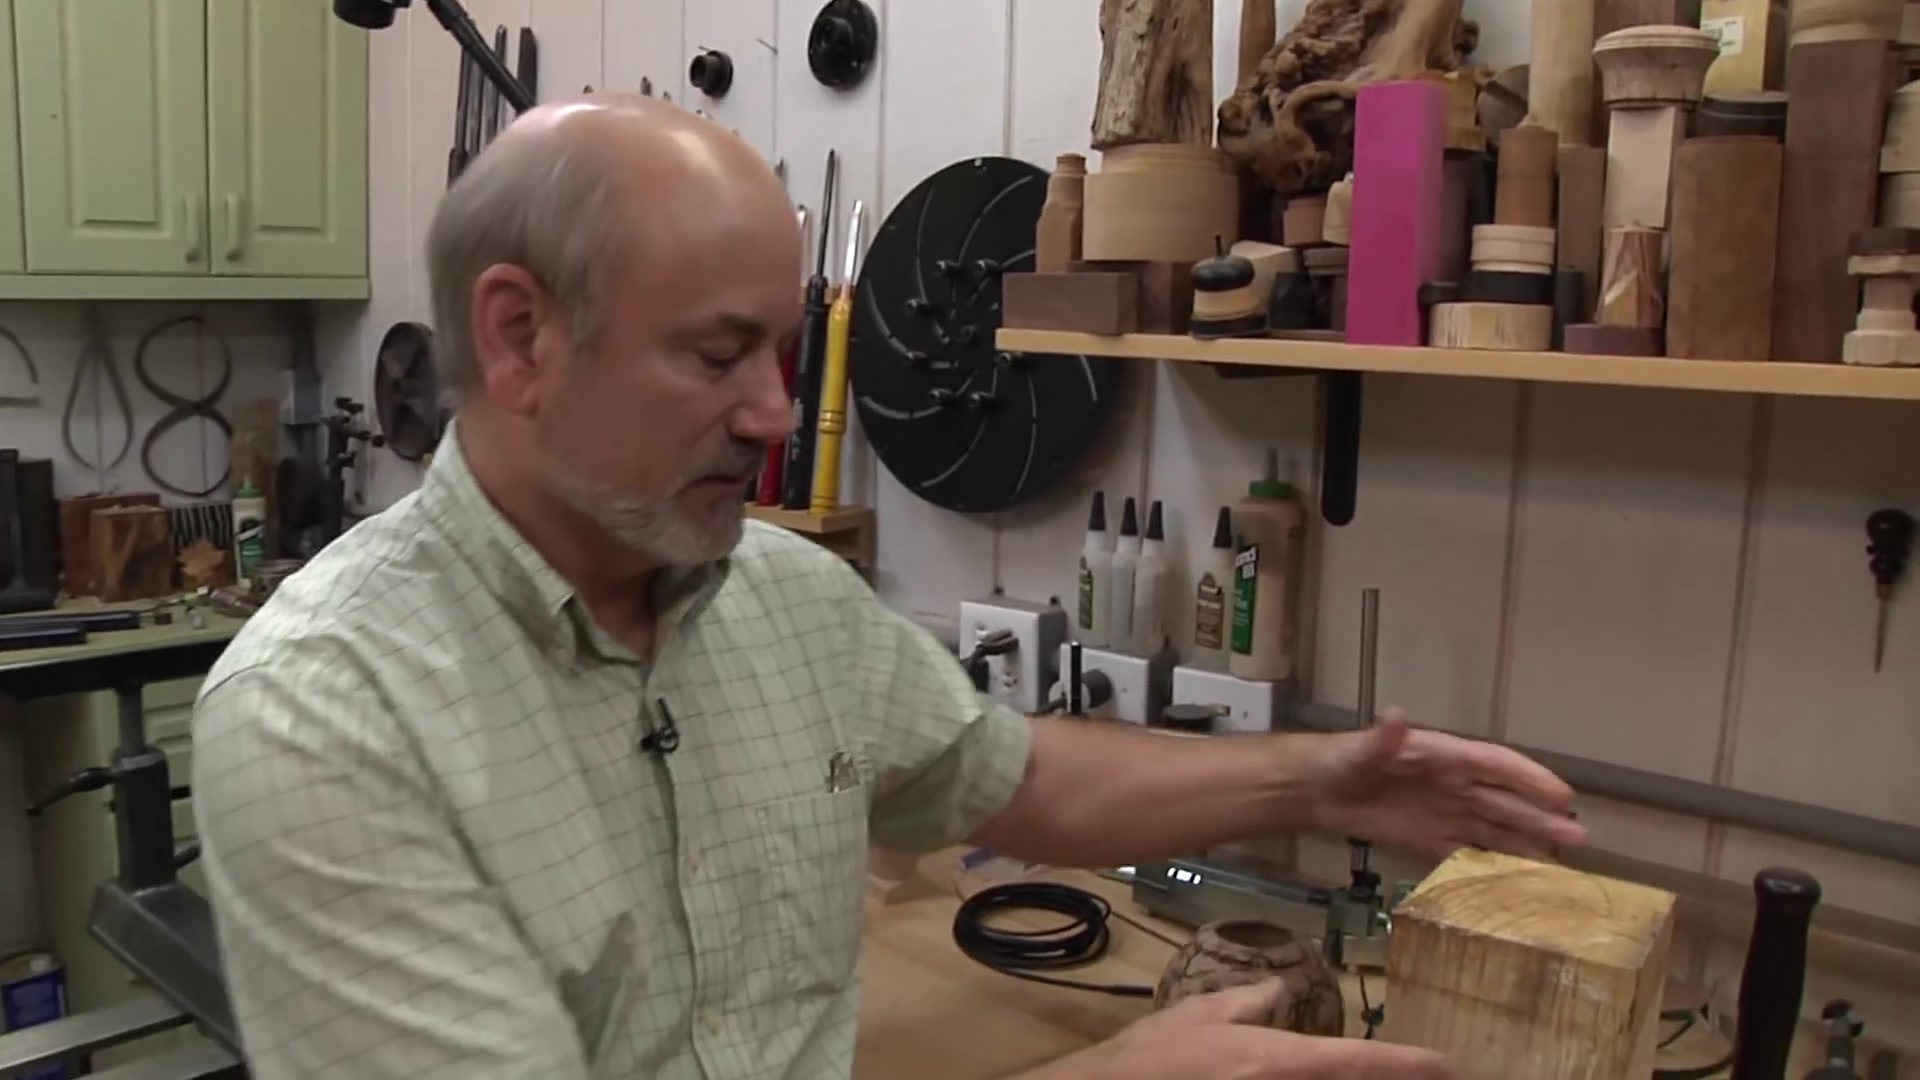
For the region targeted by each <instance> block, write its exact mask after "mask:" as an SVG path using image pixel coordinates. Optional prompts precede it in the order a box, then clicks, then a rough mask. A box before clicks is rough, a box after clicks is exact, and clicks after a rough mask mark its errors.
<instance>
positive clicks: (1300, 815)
mask: <svg viewBox="0 0 1920 1080" xmlns="http://www.w3.org/2000/svg"><path fill="white" fill-rule="evenodd" d="M1319 738H1322V737H1321V736H1314V735H1228V736H1214V737H1212V738H1204V739H1201V738H1178V737H1174V736H1169V735H1160V734H1154V733H1152V732H1148V731H1143V730H1141V729H1139V728H1135V727H1131V726H1129V725H1125V724H1113V723H1104V722H1100V721H1093V720H1078V719H1059V718H1050V717H1049V718H1039V719H1035V720H1034V721H1033V752H1032V757H1031V760H1030V761H1029V763H1028V766H1027V775H1026V779H1025V780H1024V781H1023V782H1022V783H1021V785H1020V790H1019V791H1018V792H1017V793H1016V794H1015V795H1014V797H1013V801H1012V802H1011V803H1010V804H1009V805H1008V806H1007V808H1006V809H1005V810H1003V811H1002V812H1001V813H1000V814H999V815H998V816H996V817H995V818H994V819H993V820H992V821H989V822H988V823H987V824H986V826H984V827H983V828H982V829H981V830H980V832H979V833H978V834H977V835H976V836H975V837H974V839H975V840H977V841H978V842H980V843H982V844H985V845H987V846H989V847H992V848H993V849H994V850H996V851H1003V852H1006V853H1007V854H1010V855H1013V856H1015V857H1018V858H1022V859H1027V860H1030V861H1033V862H1045V863H1049V864H1051V865H1055V866H1111V865H1114V864H1116V863H1121V862H1137V861H1142V860H1147V859H1155V858H1166V857H1169V856H1173V855H1179V854H1183V853H1186V852H1191V851H1193V850H1195V849H1197V848H1204V847H1208V846H1211V845H1213V844H1219V843H1224V842H1226V841H1229V840H1235V839H1238V838H1240V837H1244V836H1248V835H1253V834H1257V833H1273V832H1299V831H1302V830H1305V829H1307V828H1310V827H1311V826H1312V798H1311V790H1310V785H1309V784H1308V782H1307V777H1308V775H1309V769H1308V766H1309V764H1310V762H1311V760H1312V757H1313V753H1314V750H1315V748H1316V747H1315V742H1316V740H1317V739H1319Z"/></svg>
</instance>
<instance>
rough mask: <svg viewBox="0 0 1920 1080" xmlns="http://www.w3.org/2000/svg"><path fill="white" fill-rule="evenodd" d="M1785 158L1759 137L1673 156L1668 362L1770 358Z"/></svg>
mask: <svg viewBox="0 0 1920 1080" xmlns="http://www.w3.org/2000/svg"><path fill="white" fill-rule="evenodd" d="M1783 161H1784V151H1783V150H1782V148H1781V146H1780V144H1779V143H1776V142H1774V141H1773V140H1771V139H1765V138H1759V137H1746V138H1731V139H1693V140H1690V141H1688V142H1687V143H1685V144H1684V145H1682V146H1681V147H1680V150H1679V153H1678V154H1676V155H1675V158H1674V168H1673V172H1674V185H1673V232H1672V239H1673V255H1672V269H1671V272H1670V274H1669V277H1668V281H1667V355H1668V356H1675V357H1684V358H1687V359H1695V360H1770V359H1772V358H1773V349H1772V347H1773V324H1772V320H1770V319H1766V318H1760V317H1757V316H1758V315H1759V313H1760V312H1763V311H1765V310H1766V309H1767V305H1768V304H1770V303H1772V300H1773V260H1774V253H1775V249H1776V247H1777V245H1778V240H1779V237H1778V225H1779V220H1780V172H1781V168H1782V164H1783Z"/></svg>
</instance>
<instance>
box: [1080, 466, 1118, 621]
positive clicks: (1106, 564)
mask: <svg viewBox="0 0 1920 1080" xmlns="http://www.w3.org/2000/svg"><path fill="white" fill-rule="evenodd" d="M1112 589H1113V538H1112V537H1111V536H1109V535H1108V534H1107V493H1106V492H1104V491H1096V492H1094V493H1093V509H1092V510H1090V511H1088V512H1087V542H1086V544H1085V545H1084V546H1082V547H1081V549H1080V575H1079V582H1078V589H1077V590H1076V591H1077V593H1078V597H1077V602H1076V603H1075V605H1074V613H1073V634H1074V637H1075V639H1077V640H1078V641H1079V642H1080V644H1082V645H1089V646H1093V647H1096V648H1099V647H1104V646H1105V645H1106V644H1107V614H1108V612H1107V608H1108V605H1109V600H1108V594H1109V593H1110V592H1111V591H1112Z"/></svg>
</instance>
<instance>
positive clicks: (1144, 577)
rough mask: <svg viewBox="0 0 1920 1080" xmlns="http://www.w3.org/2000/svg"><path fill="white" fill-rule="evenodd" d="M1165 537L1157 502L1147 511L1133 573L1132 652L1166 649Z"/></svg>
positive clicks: (1157, 651) (1151, 654)
mask: <svg viewBox="0 0 1920 1080" xmlns="http://www.w3.org/2000/svg"><path fill="white" fill-rule="evenodd" d="M1168 569H1169V567H1168V565H1167V534H1166V530H1165V529H1164V527H1163V525H1162V523H1161V520H1160V500H1159V499H1155V500H1153V503H1152V505H1150V506H1149V507H1148V508H1147V535H1146V539H1145V540H1144V541H1142V543H1141V545H1140V565H1139V566H1138V567H1137V568H1136V569H1135V570H1134V572H1133V651H1134V652H1136V653H1138V654H1140V655H1141V656H1154V655H1157V654H1158V653H1160V652H1161V651H1163V650H1165V649H1166V647H1167V573H1168Z"/></svg>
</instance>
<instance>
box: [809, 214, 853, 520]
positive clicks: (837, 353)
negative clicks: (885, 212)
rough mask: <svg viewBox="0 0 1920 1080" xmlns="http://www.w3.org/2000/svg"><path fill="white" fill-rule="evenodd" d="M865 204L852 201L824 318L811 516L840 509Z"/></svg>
mask: <svg viewBox="0 0 1920 1080" xmlns="http://www.w3.org/2000/svg"><path fill="white" fill-rule="evenodd" d="M866 212H867V206H866V204H865V203H863V202H860V201H859V200H855V201H854V204H853V217H852V218H851V219H850V220H849V221H848V222H847V265H846V270H845V272H844V273H843V274H842V276H841V278H840V293H839V295H837V296H835V297H834V298H833V310H832V312H831V313H830V314H829V315H828V316H827V369H826V371H825V372H824V373H823V374H822V376H821V380H820V446H819V448H818V450H816V451H815V454H814V457H815V461H814V470H813V503H812V507H813V512H814V513H816V514H822V513H826V512H828V511H832V510H838V509H839V508H840V446H841V443H842V441H843V440H844V439H845V438H846V434H847V343H848V339H849V337H850V336H851V333H852V330H853V289H854V282H855V281H856V280H857V277H856V274H857V269H858V266H859V261H860V221H861V218H862V217H863V216H864V215H865V214H866Z"/></svg>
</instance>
